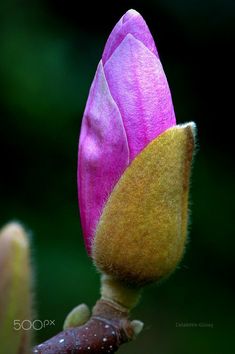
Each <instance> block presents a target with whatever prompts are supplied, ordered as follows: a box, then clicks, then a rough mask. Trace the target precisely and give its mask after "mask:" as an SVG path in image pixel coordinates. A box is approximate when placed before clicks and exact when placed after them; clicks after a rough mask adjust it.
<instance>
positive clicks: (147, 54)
mask: <svg viewBox="0 0 235 354" xmlns="http://www.w3.org/2000/svg"><path fill="white" fill-rule="evenodd" d="M104 71H105V76H106V80H107V82H108V85H109V89H110V92H111V94H112V97H113V98H114V100H115V102H116V103H117V106H118V108H119V110H120V112H121V116H122V119H123V123H124V127H125V130H126V134H127V140H128V144H129V149H130V159H131V161H132V160H133V159H134V158H135V156H136V155H138V154H139V153H140V152H141V151H142V150H143V148H144V147H145V146H146V145H147V144H148V143H149V142H150V141H152V140H153V139H154V138H156V137H157V136H158V135H160V134H161V133H162V132H164V131H165V130H166V129H168V128H169V127H171V126H173V125H175V124H176V120H175V113H174V108H173V104H172V99H171V94H170V90H169V87H168V83H167V79H166V76H165V74H164V71H163V68H162V65H161V62H160V60H159V59H158V58H157V57H156V56H155V55H154V54H153V53H152V52H151V51H150V50H149V49H147V48H146V47H145V45H143V43H142V42H140V41H139V40H137V39H136V38H134V37H133V36H132V35H131V34H128V35H127V36H126V38H125V39H124V40H123V41H122V43H121V44H120V45H119V47H118V48H117V49H116V50H115V52H114V53H113V54H112V56H111V57H110V59H109V60H108V61H107V62H106V64H105V65H104Z"/></svg>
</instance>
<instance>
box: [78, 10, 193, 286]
mask: <svg viewBox="0 0 235 354" xmlns="http://www.w3.org/2000/svg"><path fill="white" fill-rule="evenodd" d="M175 124H176V121H175V114H174V108H173V104H172V99H171V94H170V90H169V87H168V83H167V79H166V76H165V74H164V71H163V68H162V65H161V62H160V59H159V56H158V53H157V50H156V47H155V44H154V41H153V38H152V36H151V34H150V32H149V29H148V27H147V25H146V23H145V21H144V20H143V18H142V17H141V16H140V14H138V13H137V12H136V11H134V10H130V11H128V12H127V13H126V14H125V15H124V16H123V17H122V18H121V19H120V21H119V22H118V23H117V25H116V26H115V27H114V29H113V31H112V32H111V34H110V37H109V39H108V41H107V43H106V46H105V49H104V53H103V56H102V59H101V61H100V63H99V65H98V68H97V72H96V75H95V78H94V81H93V83H92V86H91V89H90V93H89V97H88V101H87V104H86V108H85V112H84V117H83V121H82V127H81V136H80V142H79V154H78V193H79V205H80V214H81V222H82V227H83V233H84V239H85V243H86V247H87V250H88V252H89V253H90V254H91V255H92V257H93V259H94V262H95V264H96V265H97V267H98V268H99V269H100V270H102V271H103V272H104V273H107V274H109V275H111V276H115V277H116V278H118V279H121V280H126V281H128V282H129V283H135V284H142V283H146V282H149V281H152V280H155V279H160V278H162V277H163V276H165V275H167V274H168V273H170V272H171V271H172V270H173V269H174V268H175V266H176V264H177V263H178V261H179V260H180V258H181V256H182V253H183V249H184V243H185V238H186V225H187V200H188V179H189V171H190V163H191V159H192V152H193V144H194V136H193V127H194V125H193V124H189V125H185V126H175Z"/></svg>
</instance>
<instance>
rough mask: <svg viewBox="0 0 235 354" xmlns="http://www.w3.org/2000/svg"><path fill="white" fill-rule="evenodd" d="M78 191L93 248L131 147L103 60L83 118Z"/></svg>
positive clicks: (85, 230) (86, 233) (86, 228)
mask: <svg viewBox="0 0 235 354" xmlns="http://www.w3.org/2000/svg"><path fill="white" fill-rule="evenodd" d="M78 164H79V168H78V191H79V206H80V213H81V221H82V227H83V232H84V238H85V242H86V246H87V249H88V251H90V247H91V243H92V236H93V235H94V231H95V228H96V225H97V221H98V219H99V217H100V215H101V212H102V209H103V206H104V203H105V202H106V200H107V198H108V196H109V195H110V193H111V191H112V189H113V187H114V185H115V184H116V182H117V181H118V179H119V178H120V176H121V175H122V173H123V171H124V170H125V168H126V167H127V166H128V164H129V149H128V144H127V139H126V133H125V130H124V126H123V122H122V118H121V115H120V112H119V109H118V107H117V105H116V103H115V102H114V100H113V98H112V96H111V95H110V91H109V87H108V85H107V82H106V79H105V75H104V71H103V65H102V62H100V64H99V66H98V69H97V72H96V75H95V78H94V81H93V84H92V87H91V90H90V93H89V98H88V101H87V105H86V109H85V112H84V117H83V121H82V128H81V135H80V142H79V157H78Z"/></svg>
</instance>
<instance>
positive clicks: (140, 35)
mask: <svg viewBox="0 0 235 354" xmlns="http://www.w3.org/2000/svg"><path fill="white" fill-rule="evenodd" d="M128 33H130V34H132V35H133V36H134V37H135V38H136V39H138V40H139V41H141V42H142V43H143V44H144V45H145V46H146V47H147V48H148V49H149V50H150V51H151V52H152V53H154V54H155V55H156V56H157V57H158V53H157V49H156V46H155V43H154V40H153V37H152V35H151V33H150V31H149V29H148V26H147V24H146V22H145V21H144V19H143V17H142V16H141V15H140V14H139V13H138V12H137V11H135V10H129V11H127V12H126V14H125V15H124V16H123V17H122V18H121V19H120V20H119V21H118V23H117V24H116V26H115V27H114V29H113V30H112V32H111V34H110V36H109V38H108V40H107V43H106V45H105V48H104V52H103V56H102V60H103V64H105V63H106V61H107V60H108V59H109V58H110V57H111V55H112V54H113V52H114V51H115V49H116V48H117V47H118V46H119V45H120V43H121V42H122V41H123V39H124V38H125V37H126V36H127V34H128Z"/></svg>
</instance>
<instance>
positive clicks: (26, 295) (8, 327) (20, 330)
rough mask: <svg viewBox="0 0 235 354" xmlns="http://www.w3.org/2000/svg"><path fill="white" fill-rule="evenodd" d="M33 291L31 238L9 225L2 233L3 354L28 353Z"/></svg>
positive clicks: (0, 313)
mask: <svg viewBox="0 0 235 354" xmlns="http://www.w3.org/2000/svg"><path fill="white" fill-rule="evenodd" d="M30 288H31V271H30V264H29V244H28V238H27V235H26V233H25V231H24V229H23V228H22V226H21V225H19V224H18V223H10V224H8V225H6V226H5V227H4V228H3V229H2V230H1V233H0V348H1V350H0V352H1V353H12V354H18V353H22V354H27V353H29V348H30V344H31V343H30V335H31V330H30V327H31V293H30Z"/></svg>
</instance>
